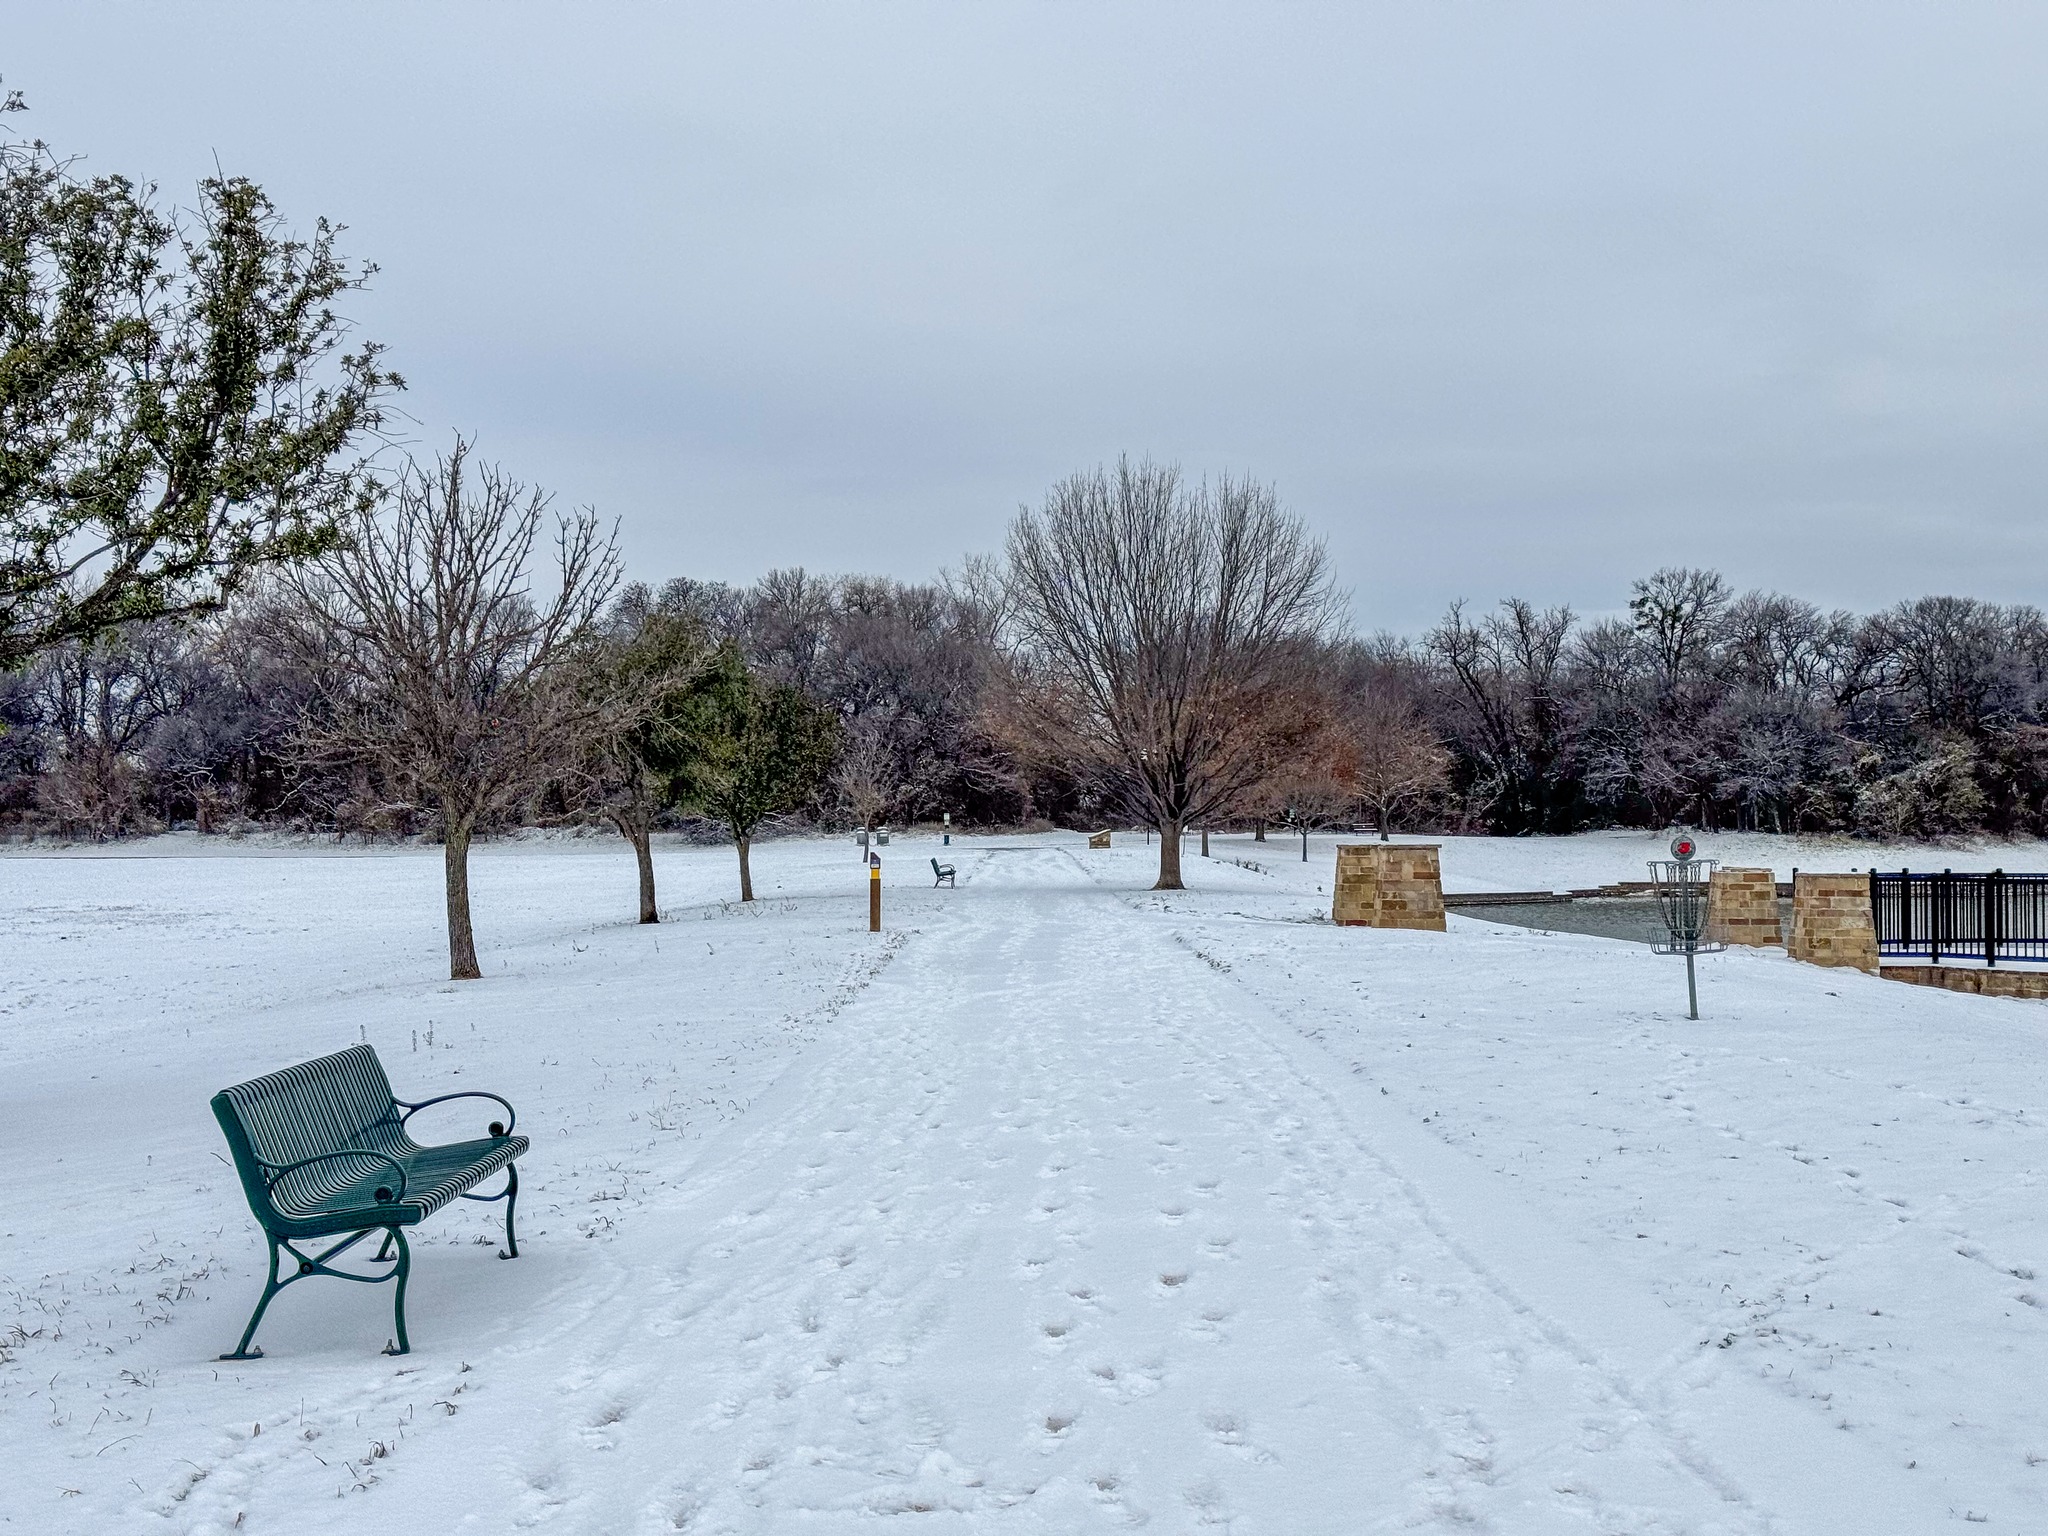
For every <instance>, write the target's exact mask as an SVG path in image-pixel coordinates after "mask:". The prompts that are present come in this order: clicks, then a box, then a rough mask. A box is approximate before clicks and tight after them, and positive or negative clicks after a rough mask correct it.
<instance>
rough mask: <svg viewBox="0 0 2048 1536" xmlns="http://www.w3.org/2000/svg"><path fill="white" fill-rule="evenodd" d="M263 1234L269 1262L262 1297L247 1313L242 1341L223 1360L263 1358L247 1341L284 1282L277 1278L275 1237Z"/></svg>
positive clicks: (254, 1335)
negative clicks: (253, 1309) (246, 1325)
mask: <svg viewBox="0 0 2048 1536" xmlns="http://www.w3.org/2000/svg"><path fill="white" fill-rule="evenodd" d="M263 1235H264V1237H265V1239H266V1240H267V1241H268V1242H269V1244H270V1264H269V1267H268V1268H267V1269H266V1270H265V1272H264V1277H263V1299H262V1300H261V1301H259V1302H257V1303H256V1310H255V1311H254V1312H253V1313H251V1314H250V1315H249V1326H248V1327H247V1328H244V1329H243V1330H242V1342H241V1343H239V1344H237V1345H236V1346H235V1349H234V1353H233V1354H228V1355H222V1356H221V1357H220V1358H221V1359H223V1360H261V1359H262V1358H263V1351H262V1350H260V1349H251V1348H250V1347H249V1341H250V1340H251V1339H253V1338H255V1337H256V1325H257V1324H258V1323H260V1322H262V1321H263V1314H264V1312H265V1311H266V1310H267V1309H268V1308H269V1306H270V1298H271V1297H273V1296H275V1295H276V1294H277V1293H278V1292H279V1291H281V1290H283V1289H284V1287H285V1282H284V1281H282V1280H279V1279H278V1278H277V1239H276V1238H274V1237H271V1236H270V1234H269V1233H267V1232H266V1233H264V1234H263Z"/></svg>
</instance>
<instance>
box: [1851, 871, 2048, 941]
mask: <svg viewBox="0 0 2048 1536" xmlns="http://www.w3.org/2000/svg"><path fill="white" fill-rule="evenodd" d="M1870 913H1871V916H1872V918H1873V919H1874V920H1875V921H1876V924H1877V952H1878V954H1879V955H1912V956H1924V957H1925V958H1926V959H1928V960H1929V961H1940V960H1943V959H1949V960H1977V961H1982V962H1983V963H1984V964H1985V965H1996V964H1998V962H1999V961H2001V960H2048V875H2008V874H2006V873H2005V872H2004V871H2003V870H1997V869H1994V870H1993V871H1991V873H1990V874H1988V875H1958V874H1952V873H1950V872H1948V871H1946V870H1944V871H1943V872H1942V873H1940V874H1938V875H1916V874H1914V873H1912V871H1910V870H1904V869H1902V870H1899V871H1898V872H1897V873H1895V874H1891V873H1881V872H1879V871H1877V870H1872V871H1871V874H1870Z"/></svg>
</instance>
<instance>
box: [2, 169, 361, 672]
mask: <svg viewBox="0 0 2048 1536" xmlns="http://www.w3.org/2000/svg"><path fill="white" fill-rule="evenodd" d="M335 233H336V231H335V230H334V229H333V228H332V227H331V226H329V225H328V224H327V222H326V221H325V220H322V221H320V222H319V223H318V224H316V225H315V228H314V233H313V235H312V236H311V238H309V239H299V238H295V237H294V236H292V235H291V234H290V233H289V232H288V231H287V229H286V226H285V222H284V219H283V217H282V216H281V215H280V214H279V213H278V211H277V210H276V208H275V207H274V206H273V205H272V203H271V201H270V199H269V198H268V197H267V196H265V195H264V193H263V190H262V189H261V188H260V187H258V186H256V185H255V184H254V183H253V182H250V181H248V180H245V179H243V178H241V177H235V176H214V177H209V178H208V179H207V180H205V181H203V182H201V183H200V185H199V189H198V200H197V204H196V206H195V207H194V208H193V209H192V210H191V211H190V212H189V213H187V214H182V215H180V214H174V213H167V212H165V211H164V210H163V209H162V208H160V207H159V206H158V204H157V201H156V196H155V189H154V188H153V187H151V186H149V185H147V184H140V183H136V182H132V181H130V180H129V179H128V178H126V177H123V176H96V177H92V178H90V179H82V178H80V177H78V176H76V175H74V174H73V173H72V170H71V168H70V167H69V166H68V165H67V164H65V163H64V162H61V161H59V160H57V159H56V158H54V157H53V156H52V155H51V154H50V153H49V151H48V150H47V149H45V148H44V147H43V146H42V145H41V144H23V143H12V144H6V145H0V669H5V668H8V667H11V666H14V665H16V664H18V663H19V662H20V661H22V660H23V659H24V658H26V657H28V656H30V655H33V654H34V653H36V652H37V651H40V650H43V649H46V648H47V647H49V646H52V645H55V644H58V643H60V642H62V641H65V640H71V639H90V638H92V637H93V636H96V635H99V634H103V633H105V632H106V631H107V630H109V629H112V628H113V627H115V626H117V625H120V624H123V623H127V622H129V621H131V620H136V619H150V618H160V617H164V616H166V615H181V614H191V613H197V612H204V611H207V610H209V609H212V608H215V607H217V606H219V604H220V603H221V602H222V601H223V599H224V598H225V597H226V596H227V595H228V594H230V593H232V592H233V591H234V590H235V589H236V588H237V587H238V586H240V585H241V584H242V583H243V582H244V581H245V580H246V579H247V577H248V576H249V574H250V573H251V572H252V571H253V570H256V569H258V568H260V567H263V566H267V565H276V564H280V563H283V562H288V561H294V560H299V559H303V558H305V557H307V556H310V555H315V554H318V553H320V552H322V551H323V550H326V549H328V548H331V547H332V546H333V545H334V543H335V542H336V540H337V539H338V538H339V537H340V532H341V529H342V526H343V524H344V521H345V520H346V519H348V518H349V517H351V516H352V515H355V514H357V513H359V512H360V511H362V510H363V509H364V508H366V507H367V506H369V505H370V504H371V503H372V501H373V499H374V496H375V487H374V485H373V483H372V477H371V474H370V471H369V467H368V464H367V462H366V459H365V449H366V447H367V446H368V445H369V444H371V443H372V441H373V440H374V439H375V438H376V436H377V432H378V428H379V426H380V425H381V422H382V416H381V411H380V404H379V402H380V401H381V399H382V398H383V397H384V396H385V395H386V394H388V393H389V392H390V391H392V390H394V389H398V388H400V387H402V381H401V380H400V379H399V377H398V375H397V374H395V373H391V372H389V371H387V370H385V369H384V368H383V367H382V366H381V365H380V361H379V358H380V349H379V348H378V347H377V346H376V344H375V343H368V342H366V343H363V344H360V345H358V346H356V347H355V348H354V349H353V350H348V349H347V336H348V325H347V323H346V322H345V321H344V320H343V318H342V317H341V316H340V315H339V314H337V313H336V312H335V310H334V308H333V305H334V303H335V302H336V301H337V300H338V299H340V298H341V297H342V296H343V295H344V294H346V293H348V292H349V291H350V290H352V289H355V288H358V287H360V286H361V285H362V283H363V281H364V279H365V278H367V277H368V275H369V273H370V272H371V271H372V270H374V269H372V268H368V267H365V268H361V269H352V268H350V267H349V266H348V265H347V263H345V262H344V261H343V260H342V259H341V257H340V256H338V255H337V254H336V253H335V249H334V236H335Z"/></svg>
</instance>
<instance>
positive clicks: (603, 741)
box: [576, 584, 718, 923]
mask: <svg viewBox="0 0 2048 1536" xmlns="http://www.w3.org/2000/svg"><path fill="white" fill-rule="evenodd" d="M713 659H714V653H713V651H712V650H711V645H710V641H709V639H708V637H707V635H706V632H705V627H704V624H703V621H702V620H701V619H700V618H699V617H697V616H696V615H695V614H693V613H690V612H688V611H687V610H684V609H680V608H677V607H675V606H673V605H669V604H666V603H663V602H659V601H657V600H656V599H654V598H653V597H652V596H651V595H650V594H649V593H648V591H647V589H646V588H645V587H643V586H640V585H637V584H636V585H634V586H632V587H629V588H627V590H626V592H625V594H624V595H623V596H622V597H621V598H620V599H619V602H618V603H617V605H616V606H615V607H614V608H613V610H612V613H611V616H610V622H609V624H608V625H607V628H606V632H605V633H604V635H603V636H601V637H600V639H599V640H598V641H597V643H596V644H594V645H593V646H592V647H591V654H590V659H589V661H588V662H587V664H586V684H587V686H588V688H589V689H591V690H592V691H594V692H595V693H596V694H598V695H599V696H601V697H604V698H609V699H626V700H631V701H633V707H631V708H630V709H626V710H619V709H616V708H613V709H610V710H608V711H606V712H605V714H604V716H602V717H601V718H606V719H609V720H610V721H611V722H612V723H611V724H610V726H609V727H608V728H607V729H605V730H603V731H601V732H600V733H599V735H598V736H597V737H596V738H595V739H594V740H593V741H592V743H591V752H590V754H589V759H588V761H587V762H586V764H585V765H584V768H583V770H582V775H581V779H582V781H581V783H580V784H579V785H578V786H577V789H578V794H577V796H576V798H577V800H578V801H579V802H580V811H579V814H581V815H584V816H590V815H595V816H598V817H601V818H603V819H604V820H606V821H609V822H610V823H611V824H612V825H613V826H615V827H617V828H618V829H619V835H620V836H621V837H623V838H625V839H626V841H627V842H629V843H631V844H632V845H633V854H634V857H635V859H636V861H637V862H638V864H639V869H640V921H641V922H643V923H658V922H660V921H661V911H660V908H659V907H658V906H657V904H656V902H655V894H654V818H655V817H656V816H657V815H659V814H660V812H661V810H662V807H663V806H664V805H666V804H667V803H669V801H670V800H671V799H672V798H673V797H672V792H671V786H672V784H673V782H674V781H675V778H676V776H677V775H678V774H681V773H683V772H684V771H685V770H686V769H687V768H688V767H689V765H690V762H691V755H692V752H693V750H694V747H693V743H692V738H691V735H690V730H691V725H692V723H693V719H694V709H695V706H696V704H697V701H698V696H699V694H700V692H701V691H702V689H703V688H704V687H705V686H706V685H707V683H708V682H709V681H711V680H712V678H713V677H715V676H717V675H718V674H713V673H708V672H707V668H708V667H709V666H710V664H711V662H712V661H713Z"/></svg>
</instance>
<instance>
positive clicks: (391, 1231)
mask: <svg viewBox="0 0 2048 1536" xmlns="http://www.w3.org/2000/svg"><path fill="white" fill-rule="evenodd" d="M384 1230H385V1233H386V1236H385V1241H386V1242H387V1243H393V1242H395V1243H397V1244H398V1269H397V1271H396V1273H395V1274H394V1276H393V1278H394V1279H396V1280H397V1281H398V1288H397V1294H396V1295H394V1296H393V1297H392V1298H391V1319H392V1322H393V1323H394V1324H396V1326H397V1328H398V1341H397V1342H396V1343H395V1344H393V1345H392V1346H391V1347H390V1348H389V1349H387V1350H385V1351H384V1353H385V1354H387V1355H409V1354H411V1353H412V1340H410V1339H408V1338H407V1337H406V1336H405V1282H406V1279H407V1277H408V1276H410V1275H411V1274H412V1250H411V1249H410V1248H409V1247H407V1246H406V1242H405V1234H404V1233H403V1232H401V1231H399V1230H398V1228H396V1227H387V1228H385V1229H384Z"/></svg>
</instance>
